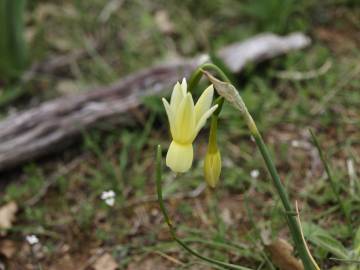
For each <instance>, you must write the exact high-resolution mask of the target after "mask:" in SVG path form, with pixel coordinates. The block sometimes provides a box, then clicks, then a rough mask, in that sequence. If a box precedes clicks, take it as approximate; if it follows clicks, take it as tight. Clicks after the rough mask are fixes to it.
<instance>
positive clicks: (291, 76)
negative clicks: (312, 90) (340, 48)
mask: <svg viewBox="0 0 360 270" xmlns="http://www.w3.org/2000/svg"><path fill="white" fill-rule="evenodd" d="M331 67H332V62H331V61H330V60H329V59H328V60H326V62H325V63H324V64H323V65H322V66H321V67H320V68H319V69H315V70H309V71H305V72H301V71H288V70H286V71H277V72H276V73H275V77H276V78H279V79H285V80H294V81H303V80H310V79H314V78H317V77H320V76H322V75H324V74H325V73H326V72H328V71H329V69H330V68H331Z"/></svg>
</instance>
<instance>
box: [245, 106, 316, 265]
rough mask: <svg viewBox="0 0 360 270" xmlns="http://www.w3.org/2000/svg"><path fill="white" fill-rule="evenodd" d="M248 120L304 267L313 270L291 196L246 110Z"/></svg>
mask: <svg viewBox="0 0 360 270" xmlns="http://www.w3.org/2000/svg"><path fill="white" fill-rule="evenodd" d="M245 113H246V115H245V118H246V122H247V124H248V127H249V129H250V132H251V135H252V136H253V137H254V139H255V142H256V145H257V146H258V148H259V150H260V153H261V155H262V157H263V159H264V161H265V164H266V167H267V168H268V170H269V173H270V175H271V178H272V180H273V183H274V186H275V188H276V190H277V192H278V194H279V196H280V200H281V202H282V204H283V207H284V209H285V214H286V219H287V223H288V226H289V229H290V232H291V235H292V238H293V240H294V242H295V246H296V248H297V250H298V252H299V256H300V258H301V260H302V262H303V264H304V268H305V269H306V270H313V269H315V267H314V264H313V262H312V261H311V259H310V257H309V255H308V252H307V250H306V247H305V243H304V242H303V240H302V237H301V231H300V228H299V225H298V223H297V220H296V214H295V212H294V210H293V208H292V206H291V204H290V200H289V197H288V195H287V192H286V190H285V188H284V186H283V184H282V183H281V180H280V177H279V174H278V172H277V170H276V168H275V165H274V163H273V160H272V158H271V156H270V153H269V150H268V149H267V147H266V145H265V143H264V140H263V139H262V137H261V135H260V133H259V131H258V129H257V127H256V124H255V122H254V120H253V118H252V117H251V115H250V113H249V112H247V110H246V112H245Z"/></svg>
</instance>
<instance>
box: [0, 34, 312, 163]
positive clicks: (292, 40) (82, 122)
mask: <svg viewBox="0 0 360 270" xmlns="http://www.w3.org/2000/svg"><path fill="white" fill-rule="evenodd" d="M309 43H310V40H309V38H308V37H306V36H304V35H303V34H301V33H294V34H291V35H289V36H285V37H278V36H276V35H273V34H262V35H258V36H256V37H254V38H251V39H249V40H247V41H245V42H238V43H235V44H232V45H230V46H227V47H224V48H222V49H221V50H220V51H219V53H218V55H219V57H220V58H221V59H222V60H223V61H224V63H225V64H226V65H227V66H228V67H229V68H230V70H231V71H232V72H234V73H238V72H240V71H241V70H242V69H243V67H244V66H245V65H246V64H247V63H248V62H259V61H262V60H265V59H269V58H272V57H274V56H277V55H280V54H285V53H287V52H289V51H291V50H297V49H302V48H304V47H306V46H308V45H309ZM207 59H208V57H207V56H206V55H202V56H199V57H195V58H194V59H181V60H177V61H173V62H171V63H165V64H163V65H160V66H155V67H150V68H147V69H144V70H142V71H139V72H137V73H135V74H132V75H129V76H127V77H125V78H123V79H121V80H119V81H117V82H115V83H114V84H112V85H110V86H105V87H101V88H98V89H94V90H91V91H84V93H82V94H78V95H70V96H64V97H61V98H57V99H55V100H52V101H47V102H44V103H42V104H41V105H40V106H38V107H35V108H32V109H29V110H26V111H22V112H18V113H15V114H13V115H11V116H9V117H7V118H6V119H4V120H3V121H1V122H0V170H4V169H8V168H11V167H15V166H17V165H19V164H21V163H24V162H27V161H30V160H32V159H35V158H38V157H40V156H43V155H45V154H48V153H51V152H54V151H58V150H59V149H61V148H63V147H64V144H65V143H67V142H68V141H69V140H71V139H73V138H74V137H76V136H78V135H79V134H81V132H83V131H85V130H88V129H89V128H91V127H93V126H94V125H95V124H97V123H99V122H103V121H107V120H110V119H113V118H114V117H118V116H119V115H121V114H124V113H126V112H127V111H128V110H129V109H131V108H134V107H136V106H138V105H139V102H140V100H141V96H145V95H154V94H157V93H159V92H160V91H162V90H170V87H171V85H173V84H174V83H175V82H176V81H177V80H179V79H181V78H182V77H188V76H189V75H190V73H191V72H192V71H193V70H194V69H195V68H196V67H197V66H198V65H199V64H201V63H203V62H205V61H207Z"/></svg>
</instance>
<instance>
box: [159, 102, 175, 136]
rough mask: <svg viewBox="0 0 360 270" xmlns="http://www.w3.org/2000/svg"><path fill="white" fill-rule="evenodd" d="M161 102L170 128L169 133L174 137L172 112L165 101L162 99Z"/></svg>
mask: <svg viewBox="0 0 360 270" xmlns="http://www.w3.org/2000/svg"><path fill="white" fill-rule="evenodd" d="M162 102H163V104H164V107H165V110H166V114H167V117H168V120H169V126H170V132H171V136H174V134H175V132H176V130H175V125H174V123H175V117H174V112H173V110H172V109H171V107H170V104H169V102H168V101H167V100H166V99H165V98H162Z"/></svg>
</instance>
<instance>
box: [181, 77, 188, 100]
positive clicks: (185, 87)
mask: <svg viewBox="0 0 360 270" xmlns="http://www.w3.org/2000/svg"><path fill="white" fill-rule="evenodd" d="M181 90H182V91H183V95H184V96H185V95H186V92H187V82H186V79H185V78H183V79H182V82H181Z"/></svg>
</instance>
